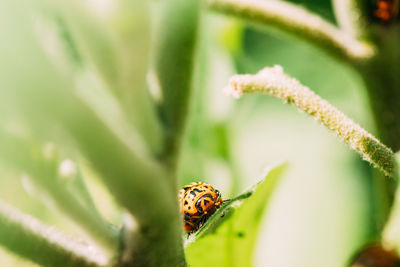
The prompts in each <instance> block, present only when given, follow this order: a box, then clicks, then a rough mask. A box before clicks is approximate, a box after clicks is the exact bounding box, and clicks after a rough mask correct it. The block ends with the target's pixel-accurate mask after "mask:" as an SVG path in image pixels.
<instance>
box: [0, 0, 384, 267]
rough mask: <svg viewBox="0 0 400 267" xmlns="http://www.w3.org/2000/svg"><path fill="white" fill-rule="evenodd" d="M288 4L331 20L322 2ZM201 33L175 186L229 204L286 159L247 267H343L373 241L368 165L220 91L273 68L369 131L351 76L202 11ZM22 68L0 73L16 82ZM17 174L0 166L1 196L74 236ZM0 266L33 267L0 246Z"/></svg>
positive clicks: (309, 52)
mask: <svg viewBox="0 0 400 267" xmlns="http://www.w3.org/2000/svg"><path fill="white" fill-rule="evenodd" d="M101 2H104V3H108V5H110V6H111V5H112V4H110V3H109V2H110V1H105V0H102V1H98V2H96V1H88V3H89V5H88V7H89V10H90V11H91V12H93V13H94V14H95V16H100V17H101V16H103V13H102V12H104V13H107V11H108V10H109V8H110V6H107V4H105V5H104V8H103V9H104V10H103V9H102V8H101ZM294 2H296V3H299V4H302V5H304V6H305V7H307V8H309V9H311V10H313V11H315V12H317V13H319V14H321V15H322V16H323V17H325V18H328V19H330V20H332V18H333V15H332V9H331V6H330V2H329V1H317V0H314V1H294ZM96 6H97V7H96ZM27 8H29V7H27ZM125 15H126V14H125ZM201 26H202V27H201V31H200V33H199V40H200V41H199V44H198V54H197V66H196V77H195V79H194V81H193V84H194V87H195V89H196V91H195V92H194V94H193V106H192V109H191V113H192V117H191V119H190V122H189V127H188V131H187V133H188V137H187V140H186V142H185V144H184V145H185V147H184V152H183V155H182V162H181V164H180V176H181V181H180V185H183V184H186V183H190V182H192V181H198V180H201V181H206V182H210V183H211V184H213V185H215V187H216V188H218V189H220V191H221V192H222V194H223V196H224V197H225V198H228V197H231V196H232V195H234V194H237V193H239V192H241V191H243V190H245V189H246V188H248V187H249V186H250V185H252V184H254V183H255V182H256V181H257V180H258V179H259V178H260V175H261V174H262V173H263V170H264V168H265V167H267V166H271V165H274V164H276V163H280V162H282V161H288V162H289V163H290V168H289V172H288V173H287V174H286V177H285V178H284V179H283V183H282V184H281V185H280V186H279V189H278V191H277V192H276V193H275V197H274V199H273V202H272V205H271V207H270V209H269V212H268V214H267V216H266V218H265V223H264V226H263V227H262V229H261V233H260V236H259V241H258V242H259V245H258V249H257V251H256V254H255V262H256V266H273V267H292V266H304V267H318V266H325V267H330V266H332V267H337V266H345V264H346V262H347V261H348V260H349V257H351V256H352V253H354V252H355V250H357V249H358V248H359V247H360V246H362V245H363V244H364V243H365V242H366V241H368V240H371V239H372V238H374V237H375V234H376V233H375V232H374V225H373V223H372V215H373V212H374V211H373V209H372V207H373V205H372V204H371V186H372V184H371V182H370V180H371V179H370V178H371V177H370V176H371V174H370V170H369V167H368V164H366V163H363V162H362V161H361V159H360V158H359V156H358V155H356V154H355V152H353V151H350V150H349V149H348V148H347V147H346V146H345V145H344V144H343V143H341V142H340V141H339V140H338V138H336V137H335V136H334V134H333V133H331V132H329V131H328V130H327V129H325V128H323V127H322V126H320V125H318V124H317V123H316V122H315V121H314V120H313V119H312V118H310V117H308V116H306V115H305V114H301V113H299V112H298V111H297V110H296V109H295V108H293V107H291V106H288V105H284V104H282V103H281V101H280V100H277V99H271V98H269V97H267V96H260V95H253V96H246V97H243V98H242V99H240V100H232V99H230V98H228V97H226V96H225V95H224V94H223V90H222V88H223V87H224V86H225V85H226V84H227V81H228V79H229V77H230V76H231V75H232V74H234V73H255V72H257V71H258V70H260V69H261V68H263V67H265V66H272V65H275V64H279V65H281V66H283V68H284V70H285V72H287V73H288V74H290V75H291V76H293V77H296V78H297V79H298V80H299V81H301V82H302V83H303V84H305V85H307V86H309V87H310V88H311V89H312V90H314V91H315V92H316V93H317V94H319V95H320V96H321V97H323V98H325V99H327V100H328V101H329V102H331V103H332V104H333V105H334V106H336V107H338V108H339V109H340V110H342V111H343V112H344V113H345V114H347V115H348V116H349V117H350V118H353V119H354V120H355V121H356V122H358V123H360V124H361V125H362V126H363V127H365V128H366V129H368V130H369V131H371V132H373V124H372V121H371V119H370V118H371V117H370V114H369V106H368V102H367V99H366V94H365V91H364V88H363V85H362V84H361V81H360V79H359V77H358V76H357V74H356V73H354V72H353V71H352V70H350V69H348V68H347V67H346V66H344V65H343V64H341V63H338V62H335V61H334V60H332V59H331V58H329V57H328V56H326V55H324V54H322V53H321V52H320V51H319V50H317V49H315V48H313V47H311V46H309V45H307V44H306V43H304V42H301V41H298V40H295V39H292V38H290V37H288V36H286V35H284V34H281V33H279V32H276V31H274V30H271V31H267V30H265V29H261V28H257V27H256V28H252V27H248V26H246V25H245V24H243V23H241V22H239V21H237V20H234V19H232V18H227V17H224V16H220V15H217V14H215V13H210V12H206V11H203V12H202V20H201ZM9 27H13V25H9ZM11 32H12V31H10V33H11ZM1 38H7V36H4V35H3V36H1V37H0V41H1ZM7 49H16V51H13V53H18V51H17V49H27V50H29V51H32V53H34V52H35V49H37V48H36V47H30V43H29V42H25V43H23V44H20V46H16V47H8V48H7ZM0 53H9V51H5V50H3V51H2V52H0ZM0 64H3V65H5V64H7V63H6V62H2V63H0ZM30 64H33V65H34V64H35V63H34V62H33V63H32V62H31V63H30ZM4 69H5V68H3V69H2V70H4ZM24 71H26V70H21V72H20V73H7V75H18V76H20V77H21V78H20V79H23V77H24ZM40 71H41V70H38V72H40ZM30 74H31V75H35V73H30ZM34 89H35V88H32V90H34ZM3 100H4V99H3ZM1 113H2V120H3V117H4V118H5V119H4V120H3V121H7V122H9V121H10V120H12V119H10V118H11V117H10V116H11V115H10V116H8V114H9V113H11V114H12V111H5V110H4V111H1ZM65 143H66V144H68V141H66V142H65ZM82 165H83V170H82V171H83V174H84V177H85V178H86V181H87V183H88V187H89V189H90V191H91V193H92V195H93V197H94V198H95V202H96V203H97V205H98V207H99V209H100V211H101V212H102V213H103V215H104V216H105V217H106V218H107V219H108V220H110V221H111V222H113V223H115V224H118V223H119V222H120V221H121V218H120V209H119V208H118V207H117V206H116V205H115V204H114V202H113V200H112V199H111V198H110V196H109V195H108V193H107V191H106V189H105V188H104V187H103V186H102V185H101V183H99V182H98V180H97V179H96V177H95V176H96V175H95V174H94V173H93V172H92V171H91V169H90V168H88V167H85V162H82ZM22 176H23V173H21V172H18V171H14V170H10V169H9V168H7V167H5V166H2V165H0V177H1V178H0V197H1V199H4V200H5V201H7V202H9V203H12V204H14V205H15V206H17V207H18V208H19V209H21V210H22V211H24V212H26V213H29V214H33V215H34V216H35V217H37V218H39V219H40V220H43V221H45V222H46V223H47V224H52V225H55V226H57V227H59V228H61V229H64V230H65V231H66V232H69V233H71V234H74V235H80V234H81V233H80V232H79V229H78V228H77V227H76V226H75V225H74V224H73V223H71V222H70V221H69V220H68V219H67V218H66V217H65V216H63V214H62V213H60V212H59V211H58V210H57V209H56V208H51V207H52V204H51V203H46V202H41V201H38V200H37V196H35V193H34V192H33V194H29V193H28V192H27V191H30V190H29V184H28V183H27V182H26V181H25V182H24V179H22ZM27 188H28V190H26V189H27ZM31 193H32V192H31ZM0 264H1V266H10V267H11V266H33V264H30V263H27V262H26V261H23V260H21V259H18V258H16V257H15V256H13V255H10V254H8V253H7V252H6V251H4V250H3V249H1V248H0Z"/></svg>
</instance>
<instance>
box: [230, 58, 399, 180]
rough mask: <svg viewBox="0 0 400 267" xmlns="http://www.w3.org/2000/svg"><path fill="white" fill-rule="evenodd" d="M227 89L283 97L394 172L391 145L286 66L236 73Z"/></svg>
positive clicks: (387, 172)
mask: <svg viewBox="0 0 400 267" xmlns="http://www.w3.org/2000/svg"><path fill="white" fill-rule="evenodd" d="M227 93H228V94H231V95H232V96H234V97H240V96H241V95H242V94H243V93H267V94H269V95H271V96H273V97H277V98H280V99H282V100H283V101H284V102H285V103H290V104H292V105H294V106H295V107H296V108H297V109H299V110H300V111H304V112H306V113H307V114H309V115H311V116H312V117H314V119H315V120H317V121H319V122H321V123H322V124H323V125H325V126H326V127H328V128H329V129H331V130H332V131H334V132H335V133H336V134H337V135H338V136H339V137H340V138H341V139H342V140H343V141H344V142H345V143H346V144H347V145H349V146H350V147H351V148H352V149H354V150H356V151H357V152H358V153H360V154H361V156H362V158H363V159H364V160H366V161H368V162H370V163H372V165H373V166H375V167H377V168H378V169H380V170H381V171H382V172H383V173H384V174H385V175H386V176H393V172H394V154H393V152H392V150H391V149H390V148H388V147H386V146H385V145H384V144H382V143H381V142H380V141H379V140H378V139H376V138H375V137H374V136H372V135H371V134H370V133H368V132H367V131H366V130H364V129H363V128H361V127H360V126H359V125H358V124H356V123H355V122H354V121H352V120H351V119H350V118H348V117H347V116H346V115H344V114H343V113H342V112H341V111H339V110H338V109H337V108H335V107H333V106H332V105H331V104H329V103H328V102H327V101H326V100H324V99H322V98H321V97H319V96H318V95H316V94H315V93H314V92H313V91H311V90H310V89H309V88H308V87H306V86H304V85H302V84H300V82H298V81H297V80H296V79H294V78H291V77H290V76H288V75H286V74H285V73H284V72H283V70H282V67H280V66H275V67H273V68H265V69H263V70H261V71H260V72H259V73H257V74H256V75H235V76H233V77H232V78H231V80H230V82H229V86H228V87H227Z"/></svg>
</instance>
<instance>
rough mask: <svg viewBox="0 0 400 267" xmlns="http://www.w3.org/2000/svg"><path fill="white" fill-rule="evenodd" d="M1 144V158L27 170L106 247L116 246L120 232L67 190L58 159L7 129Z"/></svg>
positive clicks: (42, 192)
mask: <svg viewBox="0 0 400 267" xmlns="http://www.w3.org/2000/svg"><path fill="white" fill-rule="evenodd" d="M0 144H1V147H2V149H1V150H0V158H1V159H2V160H3V162H6V163H8V165H10V166H12V167H14V168H15V169H17V170H23V171H25V172H27V173H28V174H29V176H31V179H32V182H33V184H34V186H35V187H38V189H39V192H38V193H39V194H40V196H41V197H42V198H45V197H47V198H51V199H52V200H53V201H54V203H55V204H56V206H57V208H59V209H60V210H61V211H63V212H64V213H65V214H66V215H67V216H69V217H70V218H71V219H72V220H73V221H75V222H76V223H78V226H79V227H81V228H82V229H83V230H84V231H85V232H86V233H87V234H88V235H89V236H90V237H91V238H93V240H95V241H96V242H98V244H99V245H101V246H102V247H103V248H107V249H111V250H115V248H116V245H117V232H116V231H115V230H114V229H112V227H111V225H109V224H108V223H107V222H105V221H104V220H103V218H102V217H101V216H100V214H99V213H98V212H97V211H96V210H93V209H92V208H90V207H87V206H85V205H83V204H82V203H81V202H80V201H79V200H78V199H77V198H76V195H73V194H71V193H70V192H68V191H67V190H66V188H65V185H63V184H62V183H61V179H60V177H58V172H57V171H58V169H57V168H58V163H59V162H58V160H57V159H55V158H54V157H53V158H47V159H45V158H44V156H43V151H42V150H41V149H40V148H38V146H36V145H35V144H34V142H32V141H28V140H24V139H23V138H19V137H16V136H13V135H11V134H7V133H5V132H3V131H0Z"/></svg>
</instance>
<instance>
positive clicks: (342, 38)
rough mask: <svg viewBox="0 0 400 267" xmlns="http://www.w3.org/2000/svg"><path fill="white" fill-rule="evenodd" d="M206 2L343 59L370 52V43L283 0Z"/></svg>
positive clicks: (362, 56)
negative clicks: (280, 31)
mask: <svg viewBox="0 0 400 267" xmlns="http://www.w3.org/2000/svg"><path fill="white" fill-rule="evenodd" d="M208 5H209V7H210V8H211V9H214V10H216V11H219V12H222V13H226V14H229V15H235V16H236V17H240V18H243V19H246V20H248V21H250V22H256V23H259V24H264V25H268V26H273V27H275V28H278V29H280V30H282V31H285V32H287V33H290V34H292V35H294V36H297V37H299V38H301V39H304V40H306V41H308V42H309V43H311V44H314V45H315V46H317V47H319V48H321V49H322V50H324V51H326V52H328V53H329V54H331V55H333V56H334V57H336V58H339V59H341V60H344V61H345V62H349V63H355V62H358V61H363V60H365V59H368V58H370V57H371V56H373V54H374V49H373V48H372V47H371V46H370V45H367V44H365V43H362V42H359V41H357V40H356V39H354V38H353V37H352V36H351V35H349V34H347V33H346V32H344V31H342V30H340V29H339V28H337V27H336V26H334V25H333V24H331V23H329V22H327V21H325V20H324V19H322V18H321V17H319V16H318V15H316V14H313V13H311V12H309V11H307V10H305V9H303V8H301V7H299V6H297V5H294V4H290V3H287V2H284V1H260V0H209V1H208Z"/></svg>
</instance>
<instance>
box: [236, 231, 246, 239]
mask: <svg viewBox="0 0 400 267" xmlns="http://www.w3.org/2000/svg"><path fill="white" fill-rule="evenodd" d="M236 236H237V237H239V238H243V237H244V236H245V233H243V232H237V233H236Z"/></svg>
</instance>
